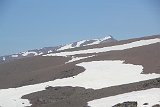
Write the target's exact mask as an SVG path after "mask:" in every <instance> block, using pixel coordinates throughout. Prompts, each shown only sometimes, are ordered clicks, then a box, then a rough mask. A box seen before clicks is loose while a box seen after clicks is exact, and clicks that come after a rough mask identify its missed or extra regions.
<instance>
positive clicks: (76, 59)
mask: <svg viewBox="0 0 160 107" xmlns="http://www.w3.org/2000/svg"><path fill="white" fill-rule="evenodd" d="M93 56H95V55H92V56H86V57H75V56H72V59H71V60H69V61H68V62H66V63H70V62H74V61H78V60H81V59H86V58H90V57H93Z"/></svg>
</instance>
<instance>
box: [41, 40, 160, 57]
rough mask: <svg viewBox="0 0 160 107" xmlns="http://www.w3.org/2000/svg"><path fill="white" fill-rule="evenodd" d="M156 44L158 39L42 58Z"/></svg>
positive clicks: (54, 54) (51, 54)
mask: <svg viewBox="0 0 160 107" xmlns="http://www.w3.org/2000/svg"><path fill="white" fill-rule="evenodd" d="M158 42H160V39H159V38H155V39H148V40H140V41H135V42H131V43H127V44H123V45H116V46H110V47H103V48H94V49H87V50H79V51H71V52H60V53H50V54H46V55H43V56H68V55H76V54H87V53H99V52H108V51H114V50H125V49H130V48H134V47H139V46H145V45H150V44H154V43H158Z"/></svg>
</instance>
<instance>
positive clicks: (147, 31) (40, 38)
mask: <svg viewBox="0 0 160 107" xmlns="http://www.w3.org/2000/svg"><path fill="white" fill-rule="evenodd" d="M154 34H160V0H0V56H2V55H6V54H11V53H17V52H20V51H26V50H28V49H35V48H42V47H47V46H56V45H59V44H65V43H70V42H73V41H78V40H83V39H91V38H101V37H104V36H107V35H112V36H113V37H115V38H116V39H127V38H134V37H141V36H147V35H154Z"/></svg>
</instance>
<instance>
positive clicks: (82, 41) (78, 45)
mask: <svg viewBox="0 0 160 107" xmlns="http://www.w3.org/2000/svg"><path fill="white" fill-rule="evenodd" d="M84 42H86V40H81V41H79V42H77V45H76V47H80V45H81V44H83V43H84Z"/></svg>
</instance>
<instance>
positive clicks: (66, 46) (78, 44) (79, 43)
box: [57, 36, 111, 51]
mask: <svg viewBox="0 0 160 107" xmlns="http://www.w3.org/2000/svg"><path fill="white" fill-rule="evenodd" d="M110 38H111V36H107V37H104V38H102V39H93V40H95V41H94V42H93V43H90V44H86V45H83V46H88V45H94V44H99V43H100V42H102V41H104V40H107V39H110ZM86 41H89V40H81V41H78V42H77V44H76V46H72V43H71V44H67V45H64V46H63V47H61V48H59V49H57V50H58V51H60V50H65V49H70V48H76V47H80V45H81V44H83V43H84V42H86Z"/></svg>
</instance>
